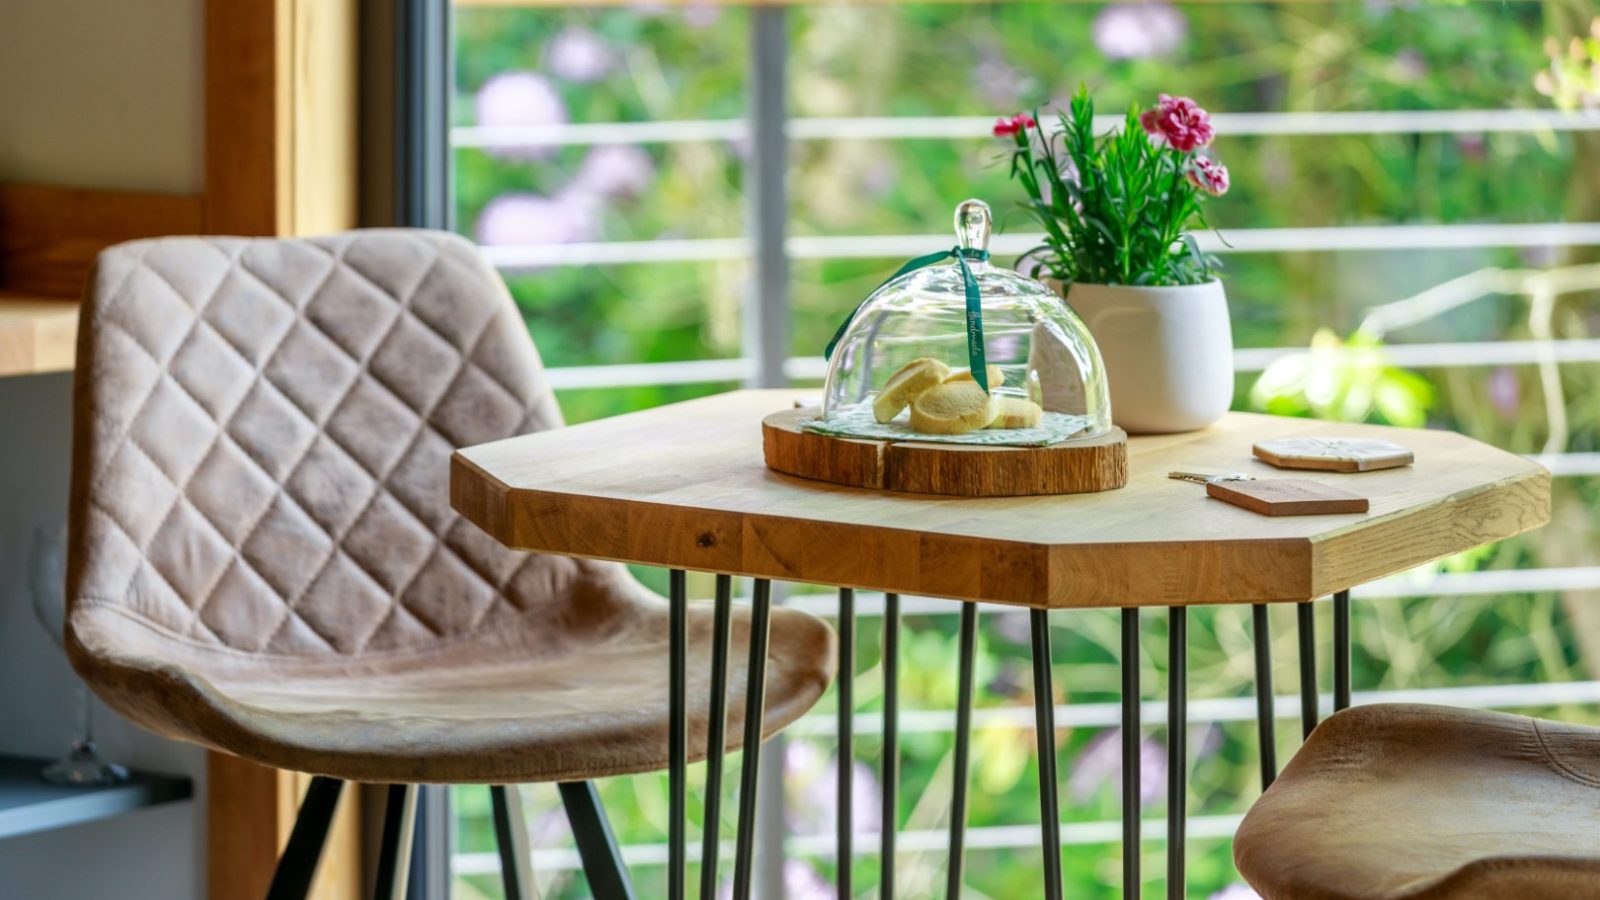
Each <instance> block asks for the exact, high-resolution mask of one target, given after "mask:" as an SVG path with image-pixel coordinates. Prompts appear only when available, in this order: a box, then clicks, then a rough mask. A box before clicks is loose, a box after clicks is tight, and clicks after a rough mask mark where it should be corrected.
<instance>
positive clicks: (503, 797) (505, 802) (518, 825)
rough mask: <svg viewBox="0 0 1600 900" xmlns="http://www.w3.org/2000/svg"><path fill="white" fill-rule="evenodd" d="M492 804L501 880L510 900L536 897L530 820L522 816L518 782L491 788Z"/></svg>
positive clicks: (529, 899) (490, 801)
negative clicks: (530, 843) (529, 834)
mask: <svg viewBox="0 0 1600 900" xmlns="http://www.w3.org/2000/svg"><path fill="white" fill-rule="evenodd" d="M489 805H490V807H491V808H492V810H493V812H494V842H495V847H496V848H497V849H498V850H499V851H500V883H501V884H502V885H504V887H505V891H506V900H532V898H534V897H536V896H538V895H537V894H536V893H535V892H534V889H533V860H532V859H531V856H532V848H531V847H530V846H529V844H528V820H527V819H526V818H524V817H523V815H522V795H521V794H520V793H518V792H517V786H516V785H514V784H513V785H504V784H496V785H491V786H490V787H489Z"/></svg>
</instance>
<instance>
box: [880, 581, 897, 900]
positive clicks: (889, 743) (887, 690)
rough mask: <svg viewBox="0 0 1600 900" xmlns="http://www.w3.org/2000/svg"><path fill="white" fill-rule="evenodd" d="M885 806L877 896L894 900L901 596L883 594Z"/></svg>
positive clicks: (883, 778)
mask: <svg viewBox="0 0 1600 900" xmlns="http://www.w3.org/2000/svg"><path fill="white" fill-rule="evenodd" d="M881 769H882V771H881V772H879V773H878V777H879V779H880V780H881V781H882V783H883V794H882V800H883V807H882V809H881V811H880V812H881V814H880V815H879V817H878V820H879V822H880V823H881V824H880V827H879V829H878V831H879V838H878V853H879V862H878V896H879V898H880V900H894V858H895V857H894V835H895V829H896V828H898V827H900V595H899V594H884V595H883V760H882V764H881Z"/></svg>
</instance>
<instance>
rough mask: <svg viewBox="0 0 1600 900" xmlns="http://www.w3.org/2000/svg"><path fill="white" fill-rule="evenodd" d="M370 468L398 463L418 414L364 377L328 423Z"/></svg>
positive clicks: (331, 431)
mask: <svg viewBox="0 0 1600 900" xmlns="http://www.w3.org/2000/svg"><path fill="white" fill-rule="evenodd" d="M324 427H325V428H326V429H327V431H328V434H330V435H332V436H333V438H334V439H335V440H337V441H338V442H339V445H340V446H342V447H344V448H345V450H346V451H348V452H349V453H350V455H351V456H353V457H355V458H356V460H358V461H359V462H360V463H361V465H363V466H364V467H366V469H367V471H369V472H375V473H382V472H387V471H388V470H389V469H390V468H392V467H393V466H394V463H395V460H397V459H399V458H400V454H401V453H402V452H404V451H405V449H406V444H407V443H408V442H410V441H411V438H412V435H413V434H415V433H416V430H417V414H416V413H415V412H414V411H412V410H411V409H409V408H407V407H406V405H405V404H404V403H402V402H401V401H400V400H399V399H398V398H397V397H395V395H394V394H393V393H391V392H389V391H388V390H387V389H386V388H384V387H383V386H382V385H380V384H378V383H377V382H376V381H374V380H373V379H371V378H368V377H363V378H361V379H360V380H359V381H358V382H357V383H356V385H355V387H353V388H352V389H351V390H350V392H349V394H348V395H347V396H346V397H345V398H344V402H343V403H341V404H340V405H339V408H338V409H337V410H336V411H335V412H334V413H333V415H332V416H331V417H330V418H329V419H328V422H327V425H326V426H324Z"/></svg>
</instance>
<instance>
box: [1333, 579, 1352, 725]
mask: <svg viewBox="0 0 1600 900" xmlns="http://www.w3.org/2000/svg"><path fill="white" fill-rule="evenodd" d="M1349 706H1350V592H1349V591H1340V592H1339V593H1337V594H1334V595H1333V711H1334V712H1338V711H1339V710H1341V709H1348V708H1349Z"/></svg>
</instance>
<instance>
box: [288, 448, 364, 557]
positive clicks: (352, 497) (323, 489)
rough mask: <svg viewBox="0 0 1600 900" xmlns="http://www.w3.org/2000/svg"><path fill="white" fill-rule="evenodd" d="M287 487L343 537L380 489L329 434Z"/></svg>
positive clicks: (331, 531)
mask: <svg viewBox="0 0 1600 900" xmlns="http://www.w3.org/2000/svg"><path fill="white" fill-rule="evenodd" d="M285 488H286V489H287V490H288V491H289V495H290V496H292V497H294V499H295V501H296V502H297V503H299V504H300V506H301V507H302V508H303V509H304V510H305V511H306V512H307V513H308V514H310V516H311V518H313V519H315V520H316V522H317V524H318V525H320V526H321V527H322V528H323V529H324V530H325V531H327V532H328V533H329V534H332V535H341V534H343V533H344V531H345V529H346V528H348V527H350V523H351V522H353V521H355V518H356V516H357V515H358V514H360V512H361V511H362V510H363V509H365V508H366V507H367V504H368V502H369V501H371V500H372V495H373V494H375V493H377V490H378V486H377V485H376V484H374V483H373V481H372V477H371V476H370V475H368V474H367V473H366V471H365V470H364V469H362V468H361V466H360V465H359V464H357V463H356V461H355V460H353V459H351V458H350V454H348V453H346V452H345V451H344V450H342V449H341V448H340V447H339V445H338V444H336V443H334V442H333V441H331V440H329V439H328V437H327V436H326V435H318V436H317V439H316V440H315V441H312V443H311V449H310V450H308V451H307V452H306V455H305V459H303V460H301V462H300V465H298V466H296V467H295V470H294V474H293V475H291V476H290V477H289V481H288V483H287V484H286V485H285Z"/></svg>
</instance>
